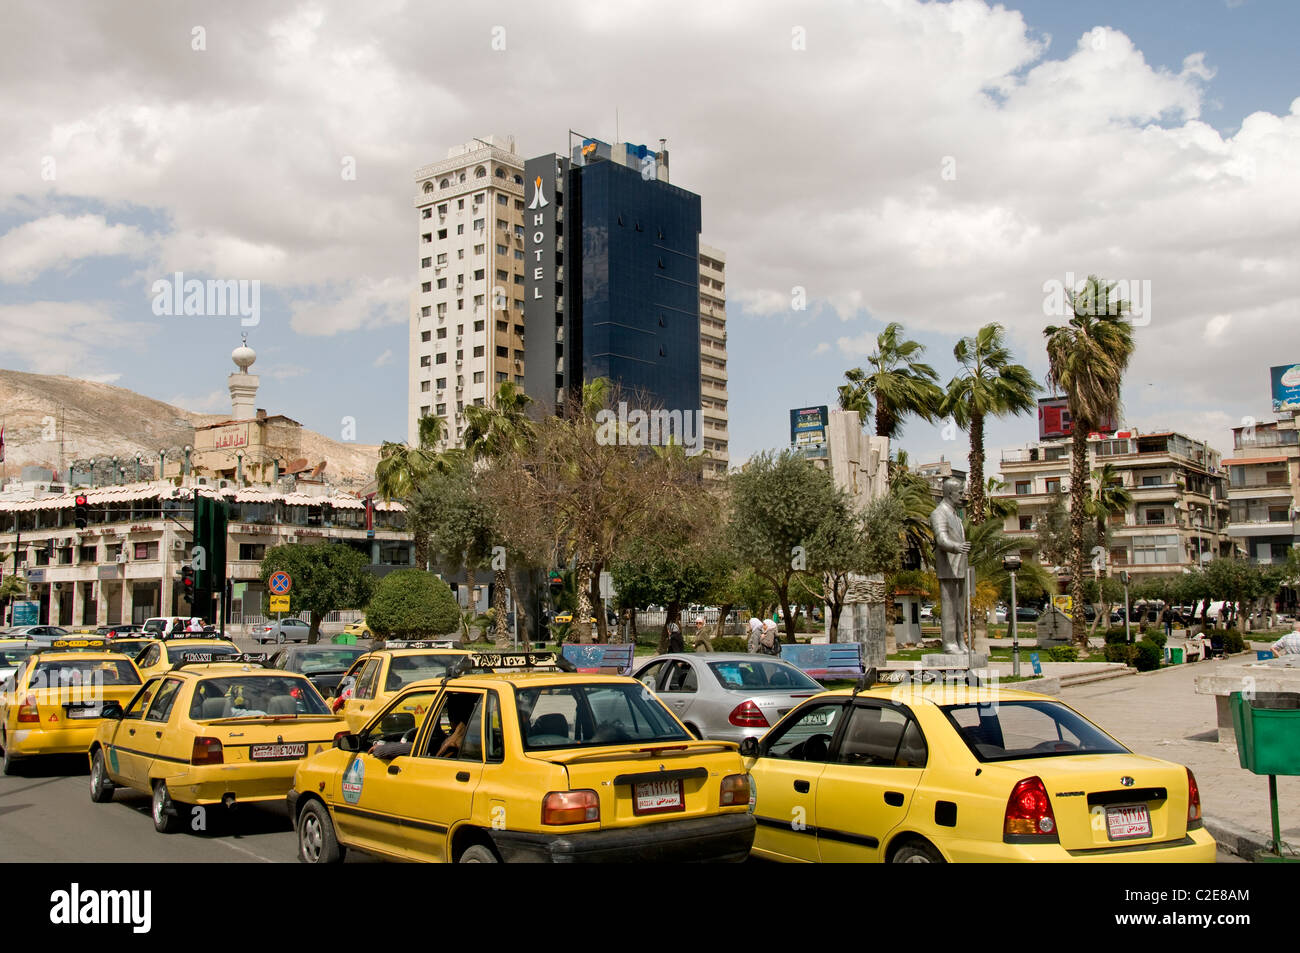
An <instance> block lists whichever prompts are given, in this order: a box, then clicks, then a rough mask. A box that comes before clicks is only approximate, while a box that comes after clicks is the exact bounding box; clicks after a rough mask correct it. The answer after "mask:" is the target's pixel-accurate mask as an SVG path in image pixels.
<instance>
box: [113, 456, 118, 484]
mask: <svg viewBox="0 0 1300 953" xmlns="http://www.w3.org/2000/svg"><path fill="white" fill-rule="evenodd" d="M112 472H113V484H114V486H116V485H117V482H118V480H117V457H114V458H113V471H112Z"/></svg>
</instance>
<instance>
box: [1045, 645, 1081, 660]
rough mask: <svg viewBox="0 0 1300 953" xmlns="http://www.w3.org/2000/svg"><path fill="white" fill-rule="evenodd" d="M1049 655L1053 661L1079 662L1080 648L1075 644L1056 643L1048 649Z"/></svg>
mask: <svg viewBox="0 0 1300 953" xmlns="http://www.w3.org/2000/svg"><path fill="white" fill-rule="evenodd" d="M1047 657H1048V658H1049V659H1051V660H1052V661H1053V662H1077V661H1079V650H1078V649H1077V648H1076V647H1075V646H1073V645H1054V646H1052V647H1051V648H1050V649H1048V650H1047Z"/></svg>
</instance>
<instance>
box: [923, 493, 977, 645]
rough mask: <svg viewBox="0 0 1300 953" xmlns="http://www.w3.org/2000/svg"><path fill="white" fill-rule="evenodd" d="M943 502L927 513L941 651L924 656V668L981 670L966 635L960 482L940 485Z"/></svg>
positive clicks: (965, 549)
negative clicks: (938, 606)
mask: <svg viewBox="0 0 1300 953" xmlns="http://www.w3.org/2000/svg"><path fill="white" fill-rule="evenodd" d="M942 487H943V499H941V500H940V501H939V504H938V505H937V506H936V507H935V508H934V510H933V512H931V513H930V530H931V531H932V532H933V533H934V574H935V575H936V576H937V577H938V579H939V605H940V619H939V622H940V626H941V629H940V632H941V638H942V640H943V651H942V653H940V654H932V655H924V656H922V657H921V664H922V667H924V668H948V669H952V668H983V667H984V666H985V665H986V664H987V658H978V657H976V656H975V655H974V654H973V653H972V652H971V651H970V649H971V646H970V642H969V639H968V638H967V636H968V635H969V620H970V604H969V601H970V592H969V590H968V587H967V572H968V569H969V563H970V560H969V559H968V555H969V553H970V543H968V542H967V541H966V530H965V528H964V527H963V526H962V521H961V514H960V513H958V511H957V508H958V507H959V506H960V505H961V494H962V490H963V489H964V487H963V485H962V481H961V480H959V479H957V478H956V477H948V478H947V479H945V480H944V481H943V484H942Z"/></svg>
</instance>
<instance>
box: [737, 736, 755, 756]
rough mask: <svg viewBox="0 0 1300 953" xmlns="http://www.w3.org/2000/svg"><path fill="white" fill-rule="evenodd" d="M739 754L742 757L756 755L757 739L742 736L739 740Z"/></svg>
mask: <svg viewBox="0 0 1300 953" xmlns="http://www.w3.org/2000/svg"><path fill="white" fill-rule="evenodd" d="M740 756H741V757H742V758H757V757H758V739H757V738H742V739H741V741H740Z"/></svg>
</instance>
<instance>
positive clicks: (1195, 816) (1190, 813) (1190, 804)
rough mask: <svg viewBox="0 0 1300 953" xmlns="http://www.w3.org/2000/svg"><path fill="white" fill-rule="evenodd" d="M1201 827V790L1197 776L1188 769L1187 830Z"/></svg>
mask: <svg viewBox="0 0 1300 953" xmlns="http://www.w3.org/2000/svg"><path fill="white" fill-rule="evenodd" d="M1200 826H1201V789H1200V788H1198V787H1197V786H1196V775H1194V774H1192V769H1191V768H1188V769H1187V829H1188V830H1189V831H1191V830H1195V829H1196V828H1198V827H1200Z"/></svg>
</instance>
